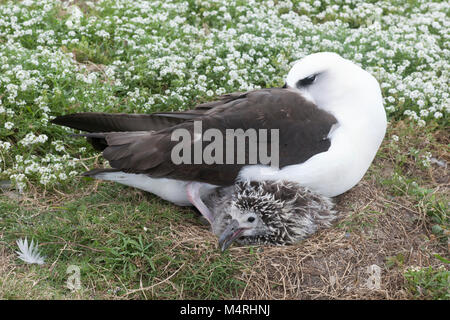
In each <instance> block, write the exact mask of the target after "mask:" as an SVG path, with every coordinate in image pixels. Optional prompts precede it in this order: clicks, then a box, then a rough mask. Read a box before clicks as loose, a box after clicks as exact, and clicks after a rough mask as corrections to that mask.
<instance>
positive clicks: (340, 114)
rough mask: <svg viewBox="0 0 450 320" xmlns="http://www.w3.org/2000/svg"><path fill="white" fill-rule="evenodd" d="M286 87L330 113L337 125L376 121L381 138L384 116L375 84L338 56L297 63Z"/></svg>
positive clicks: (317, 55)
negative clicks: (353, 120)
mask: <svg viewBox="0 0 450 320" xmlns="http://www.w3.org/2000/svg"><path fill="white" fill-rule="evenodd" d="M286 85H287V87H289V88H295V89H296V90H298V91H299V92H300V93H301V94H302V95H303V96H304V97H305V98H307V99H309V100H311V101H312V102H314V103H315V104H316V105H317V106H318V107H319V108H321V109H323V110H326V111H328V112H330V113H331V114H333V115H334V116H335V117H336V118H337V119H338V121H339V122H340V124H341V125H343V124H345V123H346V122H349V121H352V119H357V120H360V121H361V120H364V119H370V123H374V121H375V122H376V125H377V128H379V131H380V132H379V133H380V134H379V135H380V136H381V139H382V137H383V136H384V130H385V128H386V114H385V111H384V108H383V100H382V97H381V91H380V86H379V84H378V81H377V80H376V79H375V78H374V77H373V76H372V75H371V74H370V73H368V72H367V71H365V70H363V69H361V68H360V67H359V66H357V65H356V64H354V63H353V62H351V61H349V60H346V59H344V58H342V57H341V56H339V55H338V54H336V53H332V52H320V53H315V54H311V55H309V56H306V57H304V58H303V59H301V60H299V61H297V62H296V63H295V64H294V65H293V67H292V69H291V70H290V71H289V74H288V76H287V78H286ZM352 114H353V115H354V116H349V115H352ZM363 115H365V116H363ZM378 138H380V137H378Z"/></svg>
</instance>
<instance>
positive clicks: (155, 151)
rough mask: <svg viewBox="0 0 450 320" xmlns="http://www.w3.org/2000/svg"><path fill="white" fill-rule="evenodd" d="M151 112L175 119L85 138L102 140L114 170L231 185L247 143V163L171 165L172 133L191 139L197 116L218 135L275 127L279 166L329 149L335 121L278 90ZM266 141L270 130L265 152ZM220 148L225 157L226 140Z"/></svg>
mask: <svg viewBox="0 0 450 320" xmlns="http://www.w3.org/2000/svg"><path fill="white" fill-rule="evenodd" d="M150 116H151V117H152V118H164V119H171V120H168V121H174V122H175V121H178V123H177V124H175V125H172V126H167V127H166V128H163V129H161V130H156V131H147V130H152V129H151V128H148V129H146V130H133V132H109V133H92V134H87V135H86V136H87V137H89V138H95V139H105V140H106V144H107V147H106V149H105V150H104V152H103V156H104V157H105V158H106V159H107V160H109V162H110V164H111V167H113V168H115V169H118V170H121V171H124V172H129V173H144V174H148V175H149V176H152V177H167V178H173V179H180V180H188V181H199V182H207V183H211V184H215V185H230V184H232V183H233V182H234V180H235V178H236V177H237V175H238V173H239V171H240V169H241V168H242V167H243V166H244V165H246V164H248V160H249V156H248V153H249V150H248V146H247V148H246V150H245V152H246V155H245V161H246V164H236V161H235V162H234V163H235V164H210V165H208V164H204V163H203V164H179V165H176V164H174V163H173V162H172V160H171V152H172V149H173V147H174V146H175V145H177V144H178V143H179V142H178V141H171V135H172V132H173V131H174V130H176V129H186V130H187V131H189V132H190V134H191V137H193V136H194V121H195V120H201V125H202V131H203V132H205V131H206V130H208V129H212V128H214V129H218V130H219V131H220V132H221V133H222V135H223V137H225V136H226V130H227V129H235V130H236V129H243V130H244V131H246V130H247V129H255V130H259V129H267V130H268V131H269V132H270V129H278V130H279V165H280V167H284V166H287V165H292V164H298V163H302V162H304V161H306V160H307V159H309V158H310V157H312V156H313V155H315V154H317V153H320V152H324V151H327V150H328V148H329V147H330V141H329V140H328V138H327V136H328V133H329V131H330V129H331V127H332V125H333V124H335V123H336V119H335V118H334V117H333V116H332V115H331V114H329V113H327V112H325V111H323V110H320V109H318V108H317V107H316V106H315V105H314V104H313V103H311V102H309V101H307V100H305V99H304V98H303V97H302V96H300V95H299V94H298V93H297V92H295V91H294V90H291V89H282V88H273V89H261V90H255V91H250V92H247V93H238V94H231V95H228V96H224V97H222V98H221V99H220V100H219V101H214V102H210V103H206V104H202V105H199V106H197V108H196V109H194V110H190V111H186V112H175V113H157V114H153V115H150ZM191 142H192V141H191ZM192 143H193V142H192ZM271 143H272V141H271V140H270V133H269V134H268V141H267V148H268V150H270V144H271ZM207 144H209V142H203V147H204V146H206V145H207ZM223 148H224V150H223V155H224V159H225V154H226V150H225V143H224V144H223ZM236 151H237V150H235V152H234V157H235V160H236V157H237V152H236ZM192 158H193V156H192ZM191 163H193V161H192V162H191Z"/></svg>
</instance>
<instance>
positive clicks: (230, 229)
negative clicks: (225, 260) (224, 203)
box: [219, 219, 245, 252]
mask: <svg viewBox="0 0 450 320" xmlns="http://www.w3.org/2000/svg"><path fill="white" fill-rule="evenodd" d="M244 230H245V228H239V222H238V221H237V220H235V219H233V220H231V222H230V224H229V225H228V226H227V227H226V228H225V230H224V231H223V232H222V234H221V235H220V237H219V247H220V249H221V250H222V252H223V251H225V250H227V248H228V247H229V246H230V245H231V244H232V243H233V241H234V240H235V239H236V238H238V237H239V236H240V235H241V233H242V232H244Z"/></svg>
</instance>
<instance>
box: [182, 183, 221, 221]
mask: <svg viewBox="0 0 450 320" xmlns="http://www.w3.org/2000/svg"><path fill="white" fill-rule="evenodd" d="M201 186H202V184H201V183H198V182H191V183H189V184H188V185H187V186H186V192H187V196H188V199H189V201H190V202H191V203H192V204H193V205H194V206H195V207H196V208H197V209H198V211H200V213H201V214H202V215H203V217H205V218H206V220H208V221H209V223H210V224H212V223H213V221H214V217H213V215H212V213H211V211H210V210H209V209H208V207H207V206H206V205H205V204H204V203H203V201H202V199H201V198H200V188H201Z"/></svg>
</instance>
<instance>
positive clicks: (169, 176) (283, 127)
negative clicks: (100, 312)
mask: <svg viewBox="0 0 450 320" xmlns="http://www.w3.org/2000/svg"><path fill="white" fill-rule="evenodd" d="M195 121H201V123H202V128H203V130H207V129H218V130H219V131H220V132H225V131H226V130H227V129H243V130H244V131H245V130H247V129H256V130H261V129H278V130H279V167H277V168H274V167H270V166H267V165H261V164H252V165H249V164H248V163H244V164H238V163H233V164H217V163H213V164H205V163H200V164H186V163H181V164H175V163H174V162H173V161H172V159H171V151H172V149H173V148H174V146H175V145H176V144H177V143H178V142H177V141H173V139H172V133H173V132H174V131H175V130H176V129H185V130H187V131H188V132H190V133H191V134H192V137H193V141H192V143H194V140H196V139H198V137H196V136H195V132H194V130H195V128H194V126H195ZM52 122H53V123H55V124H60V125H64V126H68V127H71V128H74V129H79V130H83V131H87V132H89V133H87V134H84V136H86V137H87V138H88V139H89V140H90V142H91V143H92V145H93V146H94V147H95V148H96V149H98V150H103V156H104V158H106V159H107V160H109V163H110V165H111V167H112V168H111V169H94V170H92V171H89V172H87V173H85V175H86V176H91V177H94V178H96V179H104V180H110V181H116V182H119V183H122V184H125V185H129V186H132V187H136V188H139V189H142V190H145V191H148V192H151V193H153V194H155V195H158V196H159V197H161V198H163V199H165V200H168V201H170V202H173V203H175V204H178V205H191V204H193V205H194V206H196V207H197V208H198V209H199V211H200V212H201V213H202V214H203V215H204V216H205V218H206V219H208V220H209V222H210V223H211V224H212V223H213V221H214V219H215V218H214V216H213V214H212V213H211V210H210V209H209V208H208V207H207V206H206V205H205V202H204V199H205V197H207V196H208V195H209V194H211V192H212V191H213V190H215V189H216V188H217V186H221V187H225V186H230V185H233V184H234V183H235V182H237V181H241V182H242V181H252V182H259V183H261V182H264V181H288V182H292V183H295V184H298V185H299V186H301V187H302V188H306V189H307V190H311V191H312V192H314V193H315V194H317V195H321V196H324V197H334V196H337V195H339V194H341V193H343V192H345V191H347V190H349V189H350V188H352V187H353V186H354V185H355V184H357V183H358V182H359V181H360V179H361V178H362V177H363V175H364V174H365V172H366V171H367V169H368V168H369V166H370V164H371V162H372V160H373V158H374V157H375V154H376V152H377V150H378V148H379V146H380V144H381V141H382V140H383V137H384V134H385V131H386V114H385V111H384V108H383V104H382V96H381V91H380V87H379V84H378V82H377V80H376V79H375V78H374V77H373V76H372V75H370V74H369V73H368V72H366V71H364V70H363V69H361V68H360V67H359V66H357V65H356V64H354V63H352V62H351V61H349V60H346V59H344V58H342V57H340V56H339V55H337V54H335V53H329V52H322V53H315V54H311V55H309V56H306V57H304V58H303V59H301V60H299V61H298V62H296V63H295V64H294V65H293V67H292V69H291V70H290V71H289V73H288V75H287V77H286V83H285V86H284V87H283V88H270V89H260V90H254V91H249V92H245V93H231V94H227V95H224V96H221V97H219V98H218V100H216V101H213V102H208V103H204V104H200V105H198V106H196V108H195V109H193V110H188V111H182V112H165V113H154V114H105V113H78V114H69V115H64V116H60V117H57V118H55V119H54V120H53V121H52ZM266 143H267V144H268V145H270V144H271V143H272V141H270V139H269V140H268V141H266ZM245 152H246V153H248V150H246V151H245ZM247 156H248V154H247Z"/></svg>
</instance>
